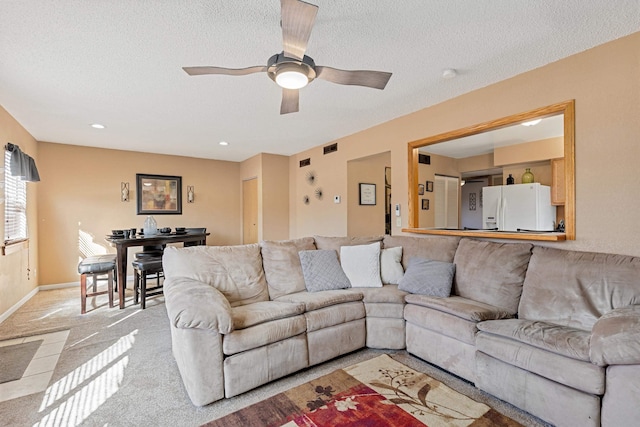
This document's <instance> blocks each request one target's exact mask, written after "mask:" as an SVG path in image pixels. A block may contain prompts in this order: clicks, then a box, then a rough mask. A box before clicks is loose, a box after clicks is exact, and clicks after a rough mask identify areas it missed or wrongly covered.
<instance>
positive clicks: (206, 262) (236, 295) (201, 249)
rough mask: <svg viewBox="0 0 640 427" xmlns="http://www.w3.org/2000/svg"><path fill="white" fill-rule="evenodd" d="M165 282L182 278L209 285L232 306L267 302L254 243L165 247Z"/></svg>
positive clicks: (258, 247)
mask: <svg viewBox="0 0 640 427" xmlns="http://www.w3.org/2000/svg"><path fill="white" fill-rule="evenodd" d="M162 266H163V270H164V276H165V278H167V279H170V278H178V277H184V278H189V279H193V280H196V281H199V282H202V283H206V284H207V285H209V286H213V287H214V288H216V289H217V290H219V291H220V292H222V294H223V295H224V296H225V297H226V298H227V300H229V303H230V304H231V306H232V307H235V306H238V305H244V304H251V303H254V302H259V301H268V300H269V291H268V290H267V281H266V280H265V277H264V270H263V269H262V257H261V256H260V246H258V244H257V243H254V244H251V245H239V246H190V247H186V248H177V247H172V246H167V248H166V249H165V250H164V255H163V257H162Z"/></svg>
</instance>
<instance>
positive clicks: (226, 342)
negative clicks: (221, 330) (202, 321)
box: [222, 315, 307, 356]
mask: <svg viewBox="0 0 640 427" xmlns="http://www.w3.org/2000/svg"><path fill="white" fill-rule="evenodd" d="M306 328H307V323H306V321H305V318H304V316H303V315H298V316H293V317H285V318H284V319H277V320H272V321H271V322H266V323H260V324H259V325H255V326H251V327H249V328H246V329H240V330H237V331H233V332H231V333H230V334H227V335H225V336H224V338H223V340H222V351H223V352H224V354H225V355H227V356H229V355H232V354H236V353H240V352H242V351H247V350H251V349H254V348H258V347H262V346H264V345H267V344H271V343H275V342H278V341H282V340H284V339H287V338H291V337H294V336H296V335H298V334H302V333H304V331H305V330H306Z"/></svg>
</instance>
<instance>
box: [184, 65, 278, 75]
mask: <svg viewBox="0 0 640 427" xmlns="http://www.w3.org/2000/svg"><path fill="white" fill-rule="evenodd" d="M182 69H183V70H184V71H186V73H187V74H189V75H190V76H202V75H205V74H226V75H229V76H245V75H247V74H253V73H262V72H266V71H267V67H264V66H262V65H257V66H255V67H247V68H223V67H182Z"/></svg>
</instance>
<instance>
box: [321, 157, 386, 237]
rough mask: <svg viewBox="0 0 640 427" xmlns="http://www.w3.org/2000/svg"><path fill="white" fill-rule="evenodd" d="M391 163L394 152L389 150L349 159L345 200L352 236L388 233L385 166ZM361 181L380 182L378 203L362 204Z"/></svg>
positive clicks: (368, 182) (377, 190) (348, 229)
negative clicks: (386, 223)
mask: <svg viewBox="0 0 640 427" xmlns="http://www.w3.org/2000/svg"><path fill="white" fill-rule="evenodd" d="M390 166H391V153H389V152H386V153H381V154H376V155H373V156H369V157H365V158H361V159H354V160H350V161H349V162H348V164H347V181H348V187H347V197H346V200H343V201H342V203H346V204H347V234H348V235H349V236H377V235H382V234H384V228H385V221H384V220H385V200H384V193H385V187H384V172H385V168H386V167H390ZM360 183H367V184H375V185H376V204H375V205H360V192H359V188H360V186H359V184H360ZM392 190H393V189H392ZM331 200H333V197H331ZM332 203H333V202H332Z"/></svg>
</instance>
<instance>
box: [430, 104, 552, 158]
mask: <svg viewBox="0 0 640 427" xmlns="http://www.w3.org/2000/svg"><path fill="white" fill-rule="evenodd" d="M563 135H564V114H559V115H557V116H551V117H547V118H545V119H541V120H540V122H539V123H537V124H536V125H534V126H523V125H521V124H516V125H512V126H507V127H504V128H500V129H495V130H491V131H488V132H482V133H477V134H475V135H470V136H465V137H463V138H457V139H452V140H450V141H446V142H439V143H437V144H434V145H428V146H426V147H421V148H420V149H419V151H420V152H421V153H427V154H439V155H441V156H446V157H452V158H454V159H463V158H465V157H472V156H479V155H481V154H489V153H493V150H494V149H495V148H498V147H507V146H509V145H516V144H523V143H525V142H531V141H540V140H543V139H548V138H555V137H558V136H563Z"/></svg>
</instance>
